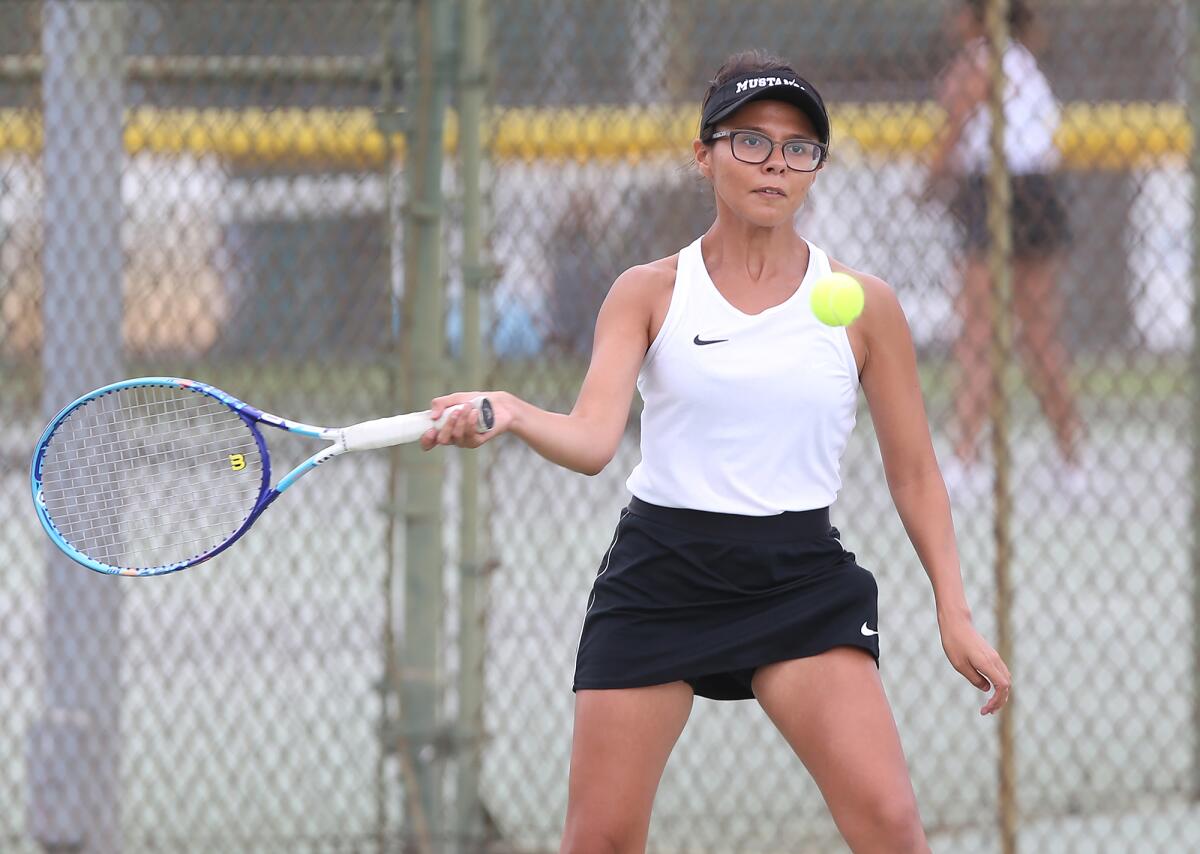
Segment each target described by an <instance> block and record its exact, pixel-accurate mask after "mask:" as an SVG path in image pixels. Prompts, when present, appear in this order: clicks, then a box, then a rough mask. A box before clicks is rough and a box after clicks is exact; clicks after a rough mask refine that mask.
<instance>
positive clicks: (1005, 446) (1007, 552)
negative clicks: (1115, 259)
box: [986, 0, 1018, 854]
mask: <svg viewBox="0 0 1200 854" xmlns="http://www.w3.org/2000/svg"><path fill="white" fill-rule="evenodd" d="M1008 11H1009V4H1008V0H991V2H990V3H988V5H987V20H986V25H987V34H988V58H989V68H988V74H989V80H990V84H991V85H990V87H989V92H988V110H989V112H990V114H991V119H992V126H991V139H990V147H991V168H990V170H989V173H988V209H987V219H988V233H989V236H990V243H989V250H988V269H989V275H990V278H991V282H992V288H991V300H992V305H991V317H992V323H993V327H992V338H991V347H990V348H989V354H988V355H989V359H990V362H991V376H992V381H993V383H994V384H995V387H994V393H993V394H992V396H991V400H992V412H991V419H992V455H993V459H994V460H995V465H996V477H995V500H996V509H995V514H996V515H995V518H994V520H993V521H994V525H993V531H994V535H995V543H996V564H995V573H994V574H995V583H996V647H997V651H998V652H999V653H1000V656H1001V657H1002V658H1003V659H1004V660H1005V661H1007V662H1011V661H1012V625H1011V620H1012V587H1011V572H1012V556H1013V549H1012V489H1011V484H1010V475H1011V470H1012V453H1011V445H1010V437H1009V389H1010V385H1011V383H1010V381H1009V376H1010V373H1011V371H1010V365H1011V363H1012V351H1013V346H1012V319H1011V317H1012V316H1011V307H1012V228H1011V198H1012V186H1011V184H1010V182H1009V173H1008V160H1007V158H1006V157H1005V153H1004V136H1005V121H1004V118H1005V117H1004V100H1005V95H1006V93H1007V89H1008V80H1007V79H1006V77H1005V75H1004V54H1005V52H1006V51H1007V50H1008V46H1009V37H1010V35H1009V31H1008ZM1015 713H1016V709H1015V708H1014V706H1013V704H1012V703H1011V702H1010V704H1009V706H1008V708H1007V709H1006V710H1005V711H1004V712H1003V713H1002V714H1001V715H1000V766H999V769H998V774H999V781H998V782H999V822H1000V838H1001V851H1002V852H1003V854H1015V852H1016V850H1017V822H1018V811H1017V786H1016V776H1017V769H1016V745H1015V742H1014V731H1013V716H1014V714H1015Z"/></svg>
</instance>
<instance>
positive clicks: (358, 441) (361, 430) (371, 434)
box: [30, 377, 495, 576]
mask: <svg viewBox="0 0 1200 854" xmlns="http://www.w3.org/2000/svg"><path fill="white" fill-rule="evenodd" d="M155 386H157V387H163V388H175V389H181V390H184V391H189V392H194V393H196V394H202V395H206V396H207V397H210V398H212V399H214V400H217V401H219V402H220V403H223V404H224V405H225V406H227V407H229V408H230V409H231V410H233V412H235V413H236V414H237V415H238V416H239V417H240V418H241V419H242V421H243V422H245V424H246V426H247V427H248V428H249V430H250V433H251V435H252V436H253V437H254V442H255V445H256V446H257V447H258V452H259V456H260V457H261V459H262V479H261V481H260V483H259V491H258V499H257V501H256V502H255V504H254V507H253V509H251V511H250V513H249V514H248V515H247V516H246V519H245V521H243V522H242V524H241V526H240V527H239V528H238V529H237V530H236V531H235V532H234V533H233V534H232V535H231V536H229V537H228V538H227V539H226V540H225V541H224V542H222V543H221V544H220V545H218V546H217V547H215V548H213V549H210V550H209V551H207V552H205V553H203V554H200V555H197V556H195V557H191V558H188V559H187V560H183V561H178V562H176V563H171V564H166V565H163V566H157V567H148V568H143V569H130V568H122V567H116V566H111V565H109V564H106V563H103V562H101V561H97V560H95V559H94V558H92V557H90V556H88V555H86V554H84V553H83V552H81V551H79V550H78V549H77V548H75V547H74V546H73V545H71V543H70V542H68V541H67V540H66V538H64V537H63V536H62V534H61V533H60V532H59V530H58V528H57V527H56V526H55V524H54V521H53V520H52V519H51V518H50V515H49V513H48V512H47V510H46V501H45V498H44V495H43V492H42V462H43V459H44V457H45V454H46V450H47V449H48V447H49V442H50V439H51V437H53V435H54V432H55V430H56V429H57V428H58V425H59V424H61V423H62V422H63V421H64V420H65V419H66V418H67V417H68V416H69V415H70V414H71V413H72V412H74V411H75V410H76V409H78V408H79V407H81V406H84V405H85V404H87V403H90V402H91V401H93V400H96V399H97V398H100V397H104V396H105V395H108V394H112V393H114V392H117V391H121V390H123V389H128V388H136V387H155ZM468 405H469V406H474V407H475V408H476V409H477V410H478V412H479V415H478V429H479V431H480V432H486V431H487V430H490V429H491V428H492V426H493V425H494V423H495V421H494V414H493V411H492V405H491V402H490V401H489V400H488V399H487V398H486V397H479V398H476V399H475V400H473V401H472V402H471V403H470V404H460V405H459V406H454V407H450V408H448V409H446V410H445V411H444V412H443V413H442V416H441V417H440V418H439V419H438V420H437V421H433V420H432V419H431V418H430V417H429V413H428V412H417V413H411V414H407V415H396V416H392V417H390V418H380V419H377V420H375V421H365V422H363V423H361V424H355V425H352V426H349V427H317V426H314V425H312V424H304V423H302V422H299V421H291V420H289V419H286V418H280V417H279V416H278V415H273V414H271V413H270V412H264V411H263V410H261V409H257V408H256V407H253V406H251V405H250V404H248V403H246V402H244V401H242V400H239V399H238V398H236V397H234V396H233V395H231V394H228V393H227V392H224V391H222V390H221V389H219V388H216V387H214V386H211V385H208V384H207V383H202V382H199V381H196V380H189V379H181V378H178V377H139V378H136V379H129V380H122V381H120V382H115V383H112V384H110V385H106V386H104V387H102V388H98V389H96V390H94V391H91V392H88V393H87V394H85V395H83V396H82V397H80V398H78V399H77V400H75V401H73V402H72V403H71V404H70V405H68V406H67V407H65V408H64V409H63V410H62V411H61V412H59V413H58V415H56V416H55V417H54V418H53V420H51V421H50V423H49V424H48V425H46V429H45V430H43V431H42V435H41V437H40V438H39V439H38V444H37V450H36V451H35V452H34V455H33V462H32V464H31V466H30V487H31V489H32V493H33V504H34V507H35V508H36V510H37V515H38V520H39V521H40V522H41V523H42V528H43V529H44V530H45V531H46V534H47V535H48V536H49V537H50V539H51V540H52V541H53V542H54V544H55V545H56V546H58V548H59V549H61V550H62V552H63V553H64V554H66V555H67V556H68V557H70V558H71V559H72V560H74V561H76V562H77V563H79V564H82V565H83V566H85V567H87V568H88V569H92V570H95V571H96V572H101V573H104V574H106V575H126V576H156V575H166V574H168V573H172V572H178V571H179V570H181V569H187V568H188V567H191V566H195V565H196V564H198V563H203V562H204V561H206V560H209V559H210V558H213V557H215V556H216V555H218V554H220V553H221V552H223V551H225V549H227V548H229V547H230V546H231V545H233V544H234V543H235V542H237V540H238V539H239V538H240V537H241V536H242V535H243V534H245V533H246V531H248V530H249V529H250V526H251V525H253V524H254V522H255V521H256V520H257V519H258V517H259V516H261V515H262V513H263V511H264V510H266V509H267V508H268V507H269V506H271V503H272V502H273V501H274V500H275V499H276V498H278V497H279V496H280V495H281V494H282V493H283V492H284V491H286V490H287V489H288V488H290V487H291V486H292V485H293V484H294V483H295V482H296V481H297V480H299V479H300V478H301V477H303V476H304V475H306V474H308V473H309V472H310V471H312V470H313V469H314V468H316V467H317V466H319V465H321V463H323V462H326V461H327V460H331V459H333V458H334V457H337V456H341V455H342V454H345V453H347V452H349V451H361V450H369V449H372V448H384V447H389V446H391V445H397V444H400V443H402V442H412V441H416V439H418V438H419V437H420V436H421V435H422V434H423V433H424V432H425V431H426V430H428V429H429V428H430V427H440V426H441V425H442V424H443V423H444V422H445V419H446V417H447V416H449V415H450V413H451V412H453V411H455V410H458V409H461V408H463V406H468ZM259 424H269V425H271V426H272V427H276V428H278V429H280V430H284V431H286V432H288V433H296V434H299V435H301V436H307V437H309V438H310V439H324V440H326V441H329V442H331V443H332V444H330V445H328V446H326V447H324V448H322V449H321V450H319V451H317V452H316V453H315V454H313V455H312V456H310V457H309V458H308V459H307V460H305V461H304V462H302V463H301V464H300V465H298V466H296V467H295V468H293V469H292V470H291V471H290V472H288V473H287V474H286V475H284V477H283V478H281V479H280V481H279V483H277V484H276V485H275V486H271V457H270V453H269V452H268V450H267V443H266V440H265V439H264V438H263V436H262V433H261V432H260V431H259V429H258V425H259Z"/></svg>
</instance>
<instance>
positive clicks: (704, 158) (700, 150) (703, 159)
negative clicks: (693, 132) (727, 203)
mask: <svg viewBox="0 0 1200 854" xmlns="http://www.w3.org/2000/svg"><path fill="white" fill-rule="evenodd" d="M692 155H693V156H694V157H695V158H696V168H697V169H699V170H700V174H701V175H703V176H704V177H705V178H707V179H708V180H710V181H711V180H712V148H711V147H709V146H707V145H705V144H704V143H703V142H701V141H700V140H698V139H696V140H692Z"/></svg>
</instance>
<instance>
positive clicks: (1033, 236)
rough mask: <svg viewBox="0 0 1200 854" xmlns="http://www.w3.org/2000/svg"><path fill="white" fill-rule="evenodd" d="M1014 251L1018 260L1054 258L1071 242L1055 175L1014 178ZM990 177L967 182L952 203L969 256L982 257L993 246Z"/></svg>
mask: <svg viewBox="0 0 1200 854" xmlns="http://www.w3.org/2000/svg"><path fill="white" fill-rule="evenodd" d="M1011 186H1012V207H1011V227H1012V251H1013V255H1014V256H1015V257H1016V258H1042V257H1046V256H1049V255H1053V254H1054V253H1056V252H1058V251H1059V250H1061V249H1063V248H1064V247H1066V246H1068V245H1069V244H1070V243H1071V226H1070V222H1069V219H1068V217H1067V209H1066V207H1065V206H1064V205H1063V203H1062V200H1061V197H1060V192H1059V188H1058V181H1057V180H1056V179H1055V176H1053V175H1013V176H1012V180H1011ZM987 208H988V188H987V178H986V177H985V176H982V175H970V176H967V177H965V178H964V179H963V181H962V183H961V185H960V186H959V189H958V194H957V195H956V196H955V198H954V201H953V203H952V204H951V208H950V210H951V212H952V213H953V215H954V218H955V220H956V221H957V223H958V225H959V229H960V231H961V233H962V239H963V248H964V249H965V250H966V252H967V253H968V254H975V255H978V254H981V253H983V252H985V251H986V250H987V248H988V246H989V245H990V244H991V234H990V232H989V231H988V221H987Z"/></svg>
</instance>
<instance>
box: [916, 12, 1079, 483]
mask: <svg viewBox="0 0 1200 854" xmlns="http://www.w3.org/2000/svg"><path fill="white" fill-rule="evenodd" d="M952 3H953V5H952V6H951V8H950V9H949V10H948V14H947V18H946V30H947V35H948V36H949V37H950V38H951V39H952V40H953V42H954V44H955V45H956V48H957V49H956V51H955V53H954V55H953V56H952V58H951V59H950V61H949V62H948V63H947V65H946V67H945V68H944V69H943V70H942V72H941V73H940V74H939V76H938V80H937V84H936V90H937V98H938V101H939V102H940V103H941V105H942V107H943V108H944V109H945V111H946V123H945V125H944V128H943V130H942V134H941V137H940V139H939V140H938V146H937V149H936V150H935V152H934V156H933V160H932V163H931V165H930V176H929V188H930V189H929V194H930V195H935V196H943V197H945V198H949V199H950V211H951V213H952V215H953V216H954V218H955V221H956V223H957V225H958V226H959V229H960V232H961V234H962V240H963V245H962V254H963V257H962V261H961V271H962V287H961V289H960V290H959V293H958V296H957V300H956V307H957V311H958V315H959V318H960V321H961V327H960V331H959V335H958V338H957V340H956V343H955V348H954V350H955V357H956V361H957V362H958V365H959V371H960V373H959V379H958V384H957V387H956V390H955V399H954V410H955V417H956V421H957V432H956V435H955V440H954V453H953V455H952V456H951V457H950V459H948V460H944V461H943V470H944V472H945V475H946V482H947V484H948V485H949V487H950V489H951V492H952V493H953V492H955V491H959V492H963V491H974V490H978V489H981V488H985V487H986V485H987V483H988V482H989V481H990V476H991V472H990V469H988V468H987V467H986V466H985V465H984V463H983V462H982V460H981V458H980V450H979V434H980V432H981V430H982V427H983V423H984V421H985V419H986V418H987V416H988V411H989V409H990V406H991V400H992V395H993V394H994V392H995V387H996V381H997V378H996V377H995V376H993V374H992V367H991V364H990V362H989V356H988V350H989V340H990V335H991V328H992V318H991V316H990V312H991V303H990V300H991V293H990V292H991V288H992V281H991V275H990V273H989V269H988V249H989V245H990V235H989V233H988V225H987V206H988V197H987V173H988V170H989V164H990V160H991V153H990V142H989V139H990V134H991V123H992V120H991V115H990V113H989V112H988V104H987V100H988V76H987V68H988V44H987V38H986V29H985V24H984V14H985V9H986V0H952ZM1008 25H1009V31H1010V34H1011V40H1010V42H1009V44H1008V47H1007V48H1006V50H1005V52H1004V58H1003V65H1004V75H1005V77H1006V78H1007V81H1008V83H1007V91H1006V93H1005V100H1004V119H1005V135H1004V153H1005V158H1006V161H1007V166H1008V171H1009V174H1010V177H1011V187H1012V207H1011V209H1010V215H1011V228H1012V265H1013V266H1012V284H1013V307H1014V310H1015V312H1016V316H1017V321H1018V324H1017V331H1018V341H1017V343H1018V346H1019V348H1020V351H1021V353H1022V356H1023V358H1024V361H1025V366H1026V369H1027V372H1028V376H1029V379H1030V382H1031V384H1032V386H1033V389H1034V392H1035V394H1036V395H1037V399H1038V402H1039V404H1040V406H1041V410H1042V412H1043V413H1044V414H1045V416H1046V418H1047V420H1048V421H1049V422H1050V425H1051V427H1052V429H1053V431H1054V437H1055V441H1056V444H1057V447H1058V454H1059V462H1060V467H1061V471H1058V472H1056V476H1057V477H1058V479H1059V482H1060V483H1061V484H1062V486H1063V487H1065V488H1067V489H1078V488H1080V487H1081V485H1082V481H1083V471H1082V469H1081V467H1080V459H1079V453H1080V438H1081V432H1082V430H1081V423H1080V419H1079V414H1078V409H1077V406H1076V402H1075V397H1074V394H1073V392H1072V391H1071V388H1070V383H1069V379H1068V374H1069V359H1068V355H1067V351H1066V348H1065V347H1064V345H1063V343H1062V340H1061V335H1060V332H1061V325H1062V314H1063V298H1062V294H1061V292H1060V291H1059V288H1058V281H1057V280H1058V274H1059V271H1060V269H1061V267H1062V260H1063V255H1064V251H1065V249H1066V248H1067V246H1068V245H1069V243H1070V241H1071V232H1070V225H1069V223H1068V218H1067V212H1066V209H1065V208H1064V206H1063V204H1062V201H1061V200H1060V197H1059V191H1058V188H1057V186H1056V180H1055V176H1054V172H1055V171H1056V169H1057V167H1058V162H1059V151H1058V149H1057V148H1056V146H1055V142H1054V134H1055V131H1056V130H1057V128H1058V125H1059V120H1060V110H1059V105H1058V101H1057V99H1056V98H1055V96H1054V93H1053V92H1052V90H1051V88H1050V84H1049V82H1048V81H1047V79H1046V76H1045V74H1044V73H1043V72H1042V70H1041V68H1039V67H1038V62H1037V59H1036V58H1035V56H1034V53H1033V51H1032V50H1031V49H1030V45H1031V44H1032V42H1033V39H1034V36H1035V29H1034V14H1033V11H1032V9H1031V8H1030V7H1029V5H1028V4H1027V3H1026V2H1025V0H1012V1H1011V3H1010V5H1009V14H1008ZM955 185H956V186H955ZM948 188H949V189H948Z"/></svg>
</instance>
